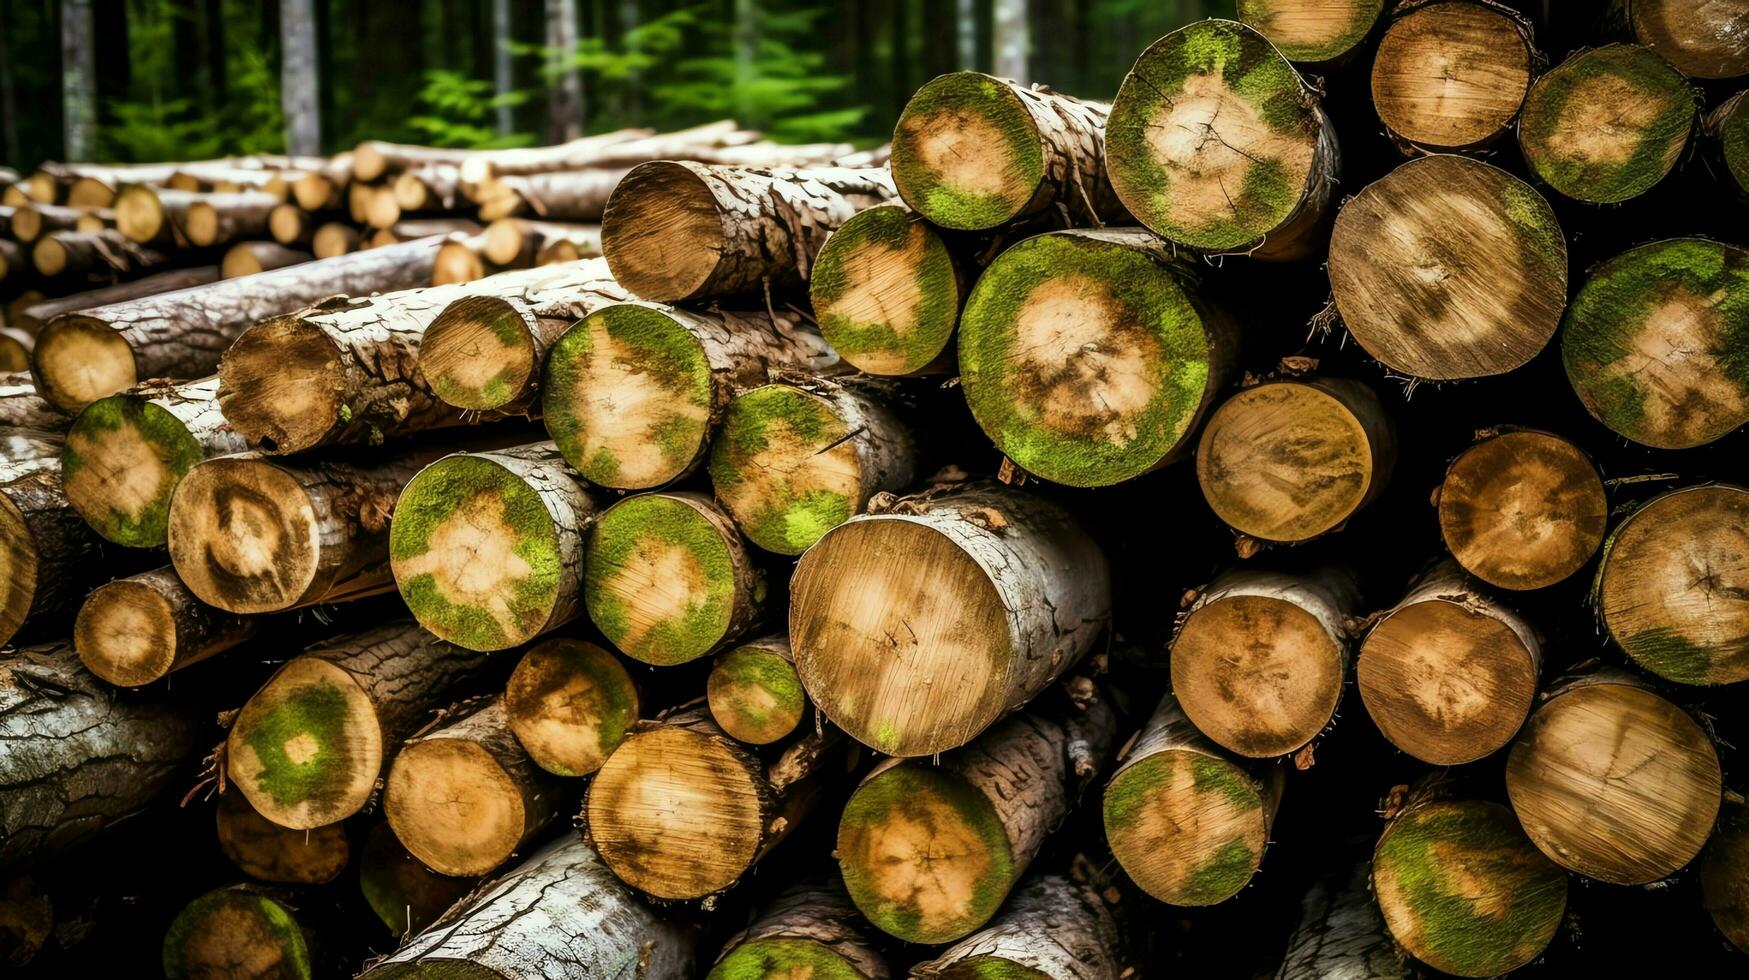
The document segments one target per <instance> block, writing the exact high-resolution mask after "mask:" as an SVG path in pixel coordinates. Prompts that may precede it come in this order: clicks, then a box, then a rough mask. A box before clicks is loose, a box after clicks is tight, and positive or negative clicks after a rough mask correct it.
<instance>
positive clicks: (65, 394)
mask: <svg viewBox="0 0 1749 980" xmlns="http://www.w3.org/2000/svg"><path fill="white" fill-rule="evenodd" d="M136 372H137V368H136V367H135V364H134V350H133V348H132V347H130V346H128V342H127V341H126V340H123V339H122V336H121V334H119V333H117V332H116V330H115V329H114V328H113V327H111V326H110V325H109V324H107V323H104V322H103V321H102V320H97V319H93V318H91V317H87V316H81V315H79V314H77V313H73V314H68V315H65V316H59V317H56V318H54V319H53V320H51V321H50V322H49V323H48V324H47V325H46V326H44V327H43V330H42V333H40V334H38V335H37V338H36V350H35V351H34V352H33V353H32V355H31V374H32V375H33V376H34V377H35V378H36V387H37V392H38V393H39V394H41V395H42V396H43V398H45V399H47V400H48V401H49V403H50V404H52V405H54V406H55V407H56V408H58V409H60V410H61V411H63V412H66V413H68V414H73V413H75V412H78V411H79V410H80V409H82V408H84V407H85V406H87V405H89V404H91V403H92V402H94V401H96V400H98V399H99V398H104V397H107V396H109V395H113V394H115V393H116V392H118V391H125V390H127V389H129V388H132V387H133V386H134V385H135V384H136V383H137V382H138V381H139V380H140V379H139V375H138V374H137V373H136Z"/></svg>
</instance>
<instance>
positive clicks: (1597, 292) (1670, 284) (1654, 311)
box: [1561, 238, 1749, 449]
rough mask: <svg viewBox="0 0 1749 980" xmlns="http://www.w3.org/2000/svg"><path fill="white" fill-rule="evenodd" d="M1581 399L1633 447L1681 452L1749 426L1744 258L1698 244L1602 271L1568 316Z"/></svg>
mask: <svg viewBox="0 0 1749 980" xmlns="http://www.w3.org/2000/svg"><path fill="white" fill-rule="evenodd" d="M1561 358H1562V361H1563V362H1564V364H1565V365H1566V370H1567V378H1568V380H1569V381H1570V382H1572V385H1573V389H1574V390H1575V391H1576V392H1578V394H1579V400H1580V401H1582V402H1583V403H1584V404H1585V408H1586V409H1587V410H1588V411H1589V412H1590V413H1591V414H1592V416H1593V417H1595V418H1596V419H1597V420H1598V421H1600V422H1602V423H1603V424H1604V425H1606V426H1608V427H1609V428H1610V429H1612V430H1614V431H1615V432H1616V433H1618V434H1620V435H1623V436H1626V437H1627V438H1629V439H1632V440H1633V441H1635V442H1638V443H1642V444H1644V445H1648V446H1655V447H1658V448H1661V449H1686V448H1689V447H1693V446H1699V445H1703V444H1705V443H1708V442H1712V441H1713V440H1715V439H1718V438H1720V437H1721V436H1724V435H1726V434H1727V433H1729V432H1731V431H1733V430H1735V429H1736V428H1737V427H1738V426H1741V425H1742V424H1743V423H1744V422H1745V421H1749V251H1745V250H1744V249H1741V248H1737V247H1736V246H1732V245H1724V244H1720V243H1718V242H1711V241H1706V240H1704V239H1698V238H1677V239H1671V240H1668V241H1662V242H1653V243H1652V244H1650V245H1642V246H1640V247H1639V248H1635V249H1631V250H1629V251H1627V252H1624V253H1622V254H1621V255H1618V256H1616V257H1615V258H1613V259H1610V260H1609V261H1607V262H1605V263H1603V264H1602V265H1600V266H1598V267H1597V268H1596V269H1595V270H1594V271H1593V273H1592V275H1591V278H1590V279H1588V280H1586V282H1585V284H1584V285H1583V286H1581V287H1580V289H1579V293H1578V295H1577V296H1575V297H1574V299H1573V302H1572V304H1571V305H1569V306H1568V308H1567V313H1566V316H1565V317H1564V319H1563V323H1562V330H1561Z"/></svg>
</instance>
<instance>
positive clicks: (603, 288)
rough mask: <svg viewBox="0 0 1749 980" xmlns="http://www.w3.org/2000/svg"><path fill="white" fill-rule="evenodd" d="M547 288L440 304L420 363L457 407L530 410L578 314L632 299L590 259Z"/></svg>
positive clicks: (600, 264)
mask: <svg viewBox="0 0 1749 980" xmlns="http://www.w3.org/2000/svg"><path fill="white" fill-rule="evenodd" d="M576 272H577V276H576V277H575V278H567V279H565V280H562V281H559V282H556V283H554V284H553V285H552V287H551V288H532V284H531V288H528V289H525V290H524V291H522V292H521V293H520V294H516V293H511V292H509V291H506V292H503V293H498V294H495V295H486V294H482V295H472V296H465V297H463V298H461V299H458V300H456V301H455V302H453V303H451V304H449V305H448V306H446V307H444V309H443V312H441V313H439V314H438V315H437V317H436V318H435V319H433V320H432V321H431V324H430V325H429V326H427V327H426V328H425V333H424V334H423V335H422V336H421V337H420V339H419V369H420V371H422V372H423V373H424V375H425V379H426V381H427V383H429V384H430V386H431V390H432V392H433V393H434V394H436V395H437V397H438V398H441V399H442V400H443V401H445V402H447V403H448V404H450V405H453V406H455V407H456V408H462V409H468V410H470V411H476V412H485V411H494V410H496V411H498V412H501V413H503V414H514V413H517V412H528V411H530V410H531V406H532V403H533V402H534V398H535V390H536V388H537V387H538V385H539V381H540V370H541V365H542V364H543V363H545V361H546V357H547V352H548V351H550V350H552V348H553V344H554V343H556V342H557V341H558V339H559V338H560V337H561V336H563V335H564V333H565V331H567V330H569V329H571V326H572V325H573V324H575V323H576V322H577V321H578V320H581V319H583V318H584V317H587V316H588V315H589V314H591V313H593V312H595V311H596V310H599V309H601V308H602V307H604V306H608V305H610V304H612V303H619V302H624V301H625V300H628V299H630V298H631V294H630V293H627V292H626V291H625V290H624V289H623V288H621V287H620V285H619V284H618V283H616V282H614V281H613V277H612V276H611V275H610V274H609V273H608V271H607V263H606V262H605V261H604V260H601V259H595V260H592V261H589V262H588V263H579V265H578V266H577V268H576Z"/></svg>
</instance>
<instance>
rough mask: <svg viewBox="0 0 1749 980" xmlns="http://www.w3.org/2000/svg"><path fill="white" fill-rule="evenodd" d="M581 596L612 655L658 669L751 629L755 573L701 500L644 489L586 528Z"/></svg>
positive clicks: (758, 593) (726, 526)
mask: <svg viewBox="0 0 1749 980" xmlns="http://www.w3.org/2000/svg"><path fill="white" fill-rule="evenodd" d="M583 602H584V605H585V606H587V607H588V609H589V618H590V619H591V620H593V621H594V623H595V626H596V628H597V629H599V630H601V634H602V635H603V636H605V637H607V639H608V640H609V641H610V642H611V643H613V645H614V646H615V647H617V648H619V650H620V652H621V653H624V654H626V655H627V656H629V657H632V658H634V659H637V660H641V661H643V662H644V663H647V664H655V665H657V666H664V667H666V666H672V665H674V664H681V663H686V662H687V661H691V660H697V659H698V658H699V657H703V656H705V655H707V654H710V653H712V652H713V651H716V650H719V649H721V648H722V647H723V645H724V644H726V643H729V642H731V641H733V640H734V639H735V638H736V637H737V636H739V635H741V634H742V633H744V632H745V631H746V630H747V629H748V628H749V627H750V626H752V625H753V623H754V622H755V621H756V620H757V619H758V618H759V617H760V615H761V612H762V608H763V605H764V602H765V579H764V576H763V575H762V574H760V572H759V570H758V569H757V568H755V567H754V565H753V562H752V559H751V558H750V557H749V556H748V554H747V548H746V546H745V545H744V544H742V542H741V534H740V532H739V531H737V530H736V529H735V523H734V521H733V520H732V519H730V517H729V515H728V514H726V513H724V512H723V511H722V509H721V508H719V507H718V506H717V505H716V503H715V502H713V501H712V500H711V499H710V498H709V497H706V496H705V495H703V494H700V493H692V492H690V491H679V492H665V493H645V494H639V495H637V496H633V497H627V498H625V499H624V500H621V501H620V502H619V503H616V504H614V505H613V506H612V507H609V508H608V509H607V510H606V511H605V512H604V513H602V514H601V516H600V517H599V518H597V520H596V521H595V525H594V527H592V528H590V529H589V533H588V537H587V538H586V540H585V551H584V554H583Z"/></svg>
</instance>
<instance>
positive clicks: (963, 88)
mask: <svg viewBox="0 0 1749 980" xmlns="http://www.w3.org/2000/svg"><path fill="white" fill-rule="evenodd" d="M945 132H953V133H956V134H957V135H958V137H959V139H960V141H961V145H960V146H958V147H955V148H954V150H955V151H956V152H945V153H943V154H942V155H943V156H946V157H951V158H953V159H956V160H958V159H963V156H962V155H963V154H964V153H965V152H966V151H967V149H975V150H976V151H977V152H978V154H979V156H978V159H977V163H978V164H979V165H980V166H979V172H978V174H977V176H978V178H979V179H978V181H977V182H976V183H975V184H974V183H969V182H967V181H956V180H954V179H953V178H952V177H950V176H949V175H948V174H947V173H945V172H944V168H943V167H941V166H940V165H939V164H938V163H937V162H936V161H935V160H933V159H932V157H933V156H934V155H935V154H934V153H933V152H932V151H931V149H930V148H929V147H928V146H927V145H926V144H928V143H931V142H935V141H939V140H941V139H942V138H943V134H944V133H945ZM892 169H893V183H894V184H895V185H896V186H897V187H898V190H899V195H900V196H901V197H903V198H904V199H905V203H907V204H909V205H911V207H912V208H914V209H916V211H917V213H918V214H921V215H923V216H924V217H926V218H928V219H929V220H930V221H933V222H935V223H936V224H938V225H940V226H942V227H943V228H957V229H961V230H966V231H975V230H978V229H982V228H994V227H996V226H998V225H1002V224H1006V223H1008V222H1009V221H1012V220H1013V219H1014V218H1015V217H1017V216H1019V215H1020V214H1021V212H1022V211H1023V210H1024V209H1025V208H1026V206H1027V205H1028V204H1030V203H1031V202H1032V198H1033V194H1034V193H1035V192H1036V191H1037V189H1038V185H1039V182H1040V181H1042V180H1043V179H1044V174H1045V170H1044V150H1043V148H1042V147H1041V146H1040V144H1039V137H1038V130H1037V129H1036V128H1035V127H1034V125H1033V122H1032V117H1031V115H1030V114H1029V113H1028V112H1027V111H1026V108H1025V107H1024V106H1022V105H1021V104H1020V100H1019V98H1018V97H1017V96H1015V94H1014V93H1013V92H1011V91H1010V90H1009V88H1008V85H1007V84H1006V83H1004V82H1003V81H1001V80H1000V79H996V78H992V77H990V76H989V75H984V74H981V73H979V72H972V71H961V72H954V73H952V74H949V75H942V76H940V77H939V78H936V79H935V80H933V81H931V82H929V83H928V84H926V85H924V86H923V87H922V88H920V89H918V90H917V94H915V95H913V96H911V101H909V102H907V103H905V111H904V112H903V113H901V114H900V116H899V124H898V126H897V128H895V129H894V131H893V159H892Z"/></svg>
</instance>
